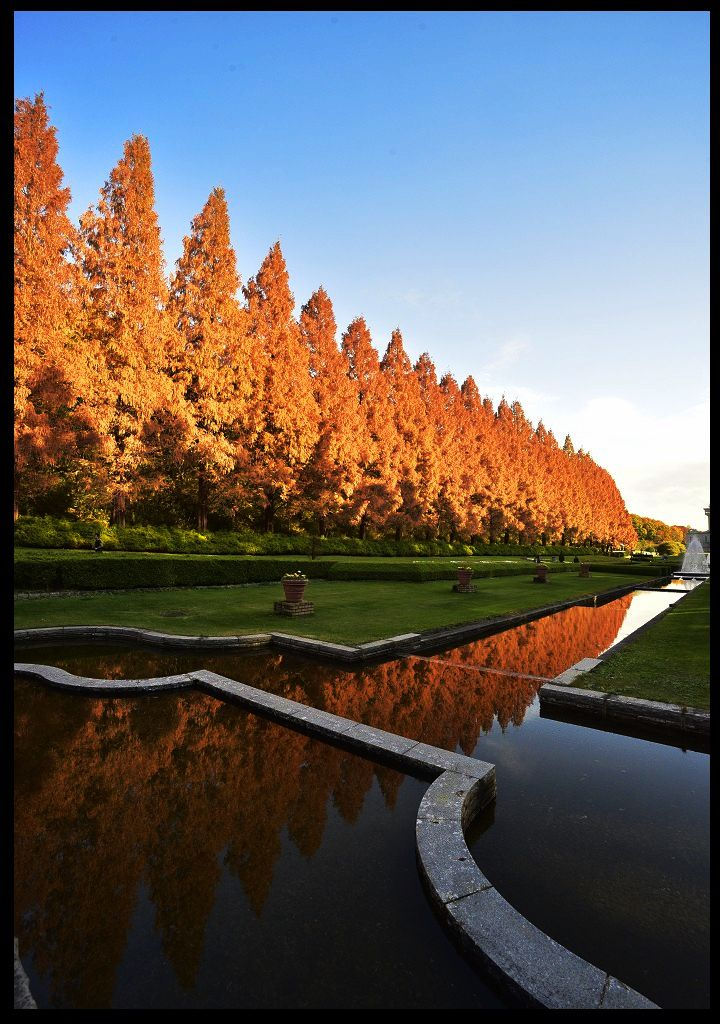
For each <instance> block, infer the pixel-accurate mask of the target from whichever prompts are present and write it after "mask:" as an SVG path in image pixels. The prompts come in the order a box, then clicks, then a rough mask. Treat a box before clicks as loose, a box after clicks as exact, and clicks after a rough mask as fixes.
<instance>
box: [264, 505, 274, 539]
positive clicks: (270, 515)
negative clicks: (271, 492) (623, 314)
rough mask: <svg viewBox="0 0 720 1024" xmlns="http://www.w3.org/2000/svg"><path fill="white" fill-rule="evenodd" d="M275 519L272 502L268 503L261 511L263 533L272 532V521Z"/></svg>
mask: <svg viewBox="0 0 720 1024" xmlns="http://www.w3.org/2000/svg"><path fill="white" fill-rule="evenodd" d="M274 518H275V509H274V508H273V503H272V501H268V502H267V504H266V505H265V508H264V509H263V531H264V532H265V533H272V532H273V520H274Z"/></svg>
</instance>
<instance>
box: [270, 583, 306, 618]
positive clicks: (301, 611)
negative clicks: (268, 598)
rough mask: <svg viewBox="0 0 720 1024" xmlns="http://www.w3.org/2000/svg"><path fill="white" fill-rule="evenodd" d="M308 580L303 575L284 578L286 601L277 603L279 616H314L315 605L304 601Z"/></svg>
mask: <svg viewBox="0 0 720 1024" xmlns="http://www.w3.org/2000/svg"><path fill="white" fill-rule="evenodd" d="M307 583H308V581H307V578H306V577H305V576H302V575H298V576H283V579H282V585H283V591H284V592H285V600H284V601H276V602H275V605H274V609H275V612H276V614H277V615H292V616H295V615H312V614H313V612H314V611H315V605H314V604H313V603H312V601H303V594H304V593H305V587H306V586H307Z"/></svg>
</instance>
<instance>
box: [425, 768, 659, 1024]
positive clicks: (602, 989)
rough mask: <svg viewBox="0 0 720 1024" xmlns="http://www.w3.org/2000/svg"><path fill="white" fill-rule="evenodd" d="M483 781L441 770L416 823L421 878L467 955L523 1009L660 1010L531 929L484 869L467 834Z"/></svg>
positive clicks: (429, 789) (547, 937) (478, 802)
mask: <svg viewBox="0 0 720 1024" xmlns="http://www.w3.org/2000/svg"><path fill="white" fill-rule="evenodd" d="M482 797H483V793H482V789H481V787H480V785H479V780H477V779H474V778H472V777H470V776H466V775H463V774H461V773H460V772H456V771H446V772H444V773H443V774H442V775H441V776H440V777H439V778H438V779H436V781H435V782H433V783H432V784H431V785H430V786H429V787H428V790H427V792H426V793H425V796H424V797H423V799H422V801H421V802H420V807H419V809H418V816H417V821H416V826H415V837H416V853H417V860H418V866H419V869H420V875H421V877H422V880H423V882H424V884H425V887H426V889H427V891H428V893H429V896H430V900H431V902H432V904H433V907H434V909H435V912H436V914H437V915H438V916H439V917H440V919H441V921H442V923H443V924H444V925H445V927H446V928H447V929H448V931H449V932H450V934H451V935H452V937H453V939H454V941H455V942H456V943H457V945H458V946H459V947H460V949H461V950H462V951H463V953H464V954H465V955H466V956H467V957H468V959H470V960H472V961H474V962H475V963H477V964H479V965H480V966H481V967H482V968H483V969H484V970H485V971H486V972H487V974H488V975H490V976H491V977H492V978H493V979H494V980H495V982H496V983H497V984H499V985H500V986H501V987H502V988H503V989H505V991H506V992H508V993H509V994H510V995H511V996H512V997H513V998H514V999H515V1000H516V1001H518V1002H520V1003H521V1004H523V1005H524V1006H525V1007H529V1008H538V1009H553V1010H567V1009H581V1010H656V1009H659V1007H658V1006H657V1005H656V1004H655V1003H653V1002H651V1000H649V999H647V998H646V997H645V996H643V995H641V993H639V992H637V991H635V990H634V989H632V988H630V987H629V986H627V985H625V984H624V983H623V982H621V981H619V980H618V979H617V978H615V977H613V976H612V975H610V974H608V973H607V972H606V971H603V970H601V969H600V968H598V967H595V966H593V964H590V963H589V962H588V961H587V960H583V959H582V958H581V957H579V956H577V955H576V954H575V953H573V952H571V951H570V950H569V949H567V948H566V947H565V946H562V945H561V944H560V943H559V942H556V941H555V940H554V939H551V938H550V936H549V935H547V934H546V933H545V932H543V931H541V930H540V929H539V928H537V927H536V926H535V925H534V924H532V923H531V922H530V921H528V919H527V918H526V917H523V915H522V914H521V913H520V912H519V911H518V910H516V909H515V907H513V906H512V905H511V904H510V903H508V901H507V900H506V899H505V898H504V897H503V896H502V894H501V893H499V892H498V890H497V889H496V888H495V886H494V885H493V884H492V882H490V881H489V880H488V879H487V878H486V877H485V875H484V874H483V873H482V871H481V870H480V868H479V866H478V864H477V862H476V861H475V859H474V857H473V856H472V854H471V853H470V850H469V849H468V846H467V844H466V842H465V835H464V833H465V830H466V829H467V827H468V826H469V824H470V822H471V821H472V820H473V818H474V817H475V816H476V815H477V814H478V812H479V811H480V810H481V809H482V807H483V806H484V805H483V803H482Z"/></svg>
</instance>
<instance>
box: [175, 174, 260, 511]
mask: <svg viewBox="0 0 720 1024" xmlns="http://www.w3.org/2000/svg"><path fill="white" fill-rule="evenodd" d="M239 288H240V278H239V276H238V273H237V268H236V261H235V252H234V250H233V248H232V246H231V244H230V219H229V215H228V209H227V203H226V201H225V193H224V192H223V190H222V189H221V188H215V189H213V191H212V192H211V193H210V196H209V197H208V200H207V202H206V203H205V205H204V207H203V209H202V211H201V212H200V213H199V214H198V215H197V216H196V217H195V218H194V219H193V221H192V225H191V231H190V234H189V235H186V237H185V239H184V240H183V254H182V256H181V257H180V259H179V260H178V261H177V270H176V272H175V275H174V277H173V279H172V282H171V285H170V298H169V302H168V313H169V315H170V317H171V320H172V324H173V327H174V328H175V334H174V336H173V337H172V341H171V350H170V356H169V366H170V372H171V375H172V377H173V379H174V380H175V381H176V382H177V383H178V384H179V385H180V388H181V390H182V395H183V398H184V400H185V402H186V403H187V407H188V409H189V410H190V411H191V419H190V424H189V430H188V433H187V435H186V437H185V448H184V460H183V461H184V469H185V470H186V471H189V472H190V473H191V474H192V475H193V476H194V477H195V479H196V485H197V525H198V529H200V530H204V529H206V528H207V523H208V507H209V501H210V497H211V488H213V486H214V485H216V484H217V482H218V481H219V480H222V479H223V478H224V477H227V476H228V474H230V473H231V472H232V471H233V470H234V469H235V468H236V467H237V466H238V465H240V466H242V465H244V463H245V461H246V460H245V458H244V454H245V453H244V446H243V439H244V426H245V413H246V410H247V405H248V402H249V400H250V396H251V394H252V392H253V373H252V366H251V362H250V357H249V343H248V336H247V312H246V310H245V309H243V308H242V307H241V306H240V304H239V302H238V300H237V292H238V289H239Z"/></svg>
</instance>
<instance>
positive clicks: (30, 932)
mask: <svg viewBox="0 0 720 1024" xmlns="http://www.w3.org/2000/svg"><path fill="white" fill-rule="evenodd" d="M16 723H17V724H16V736H15V759H16V760H15V779H16V791H15V828H16V842H15V915H16V917H15V928H16V934H17V935H18V937H19V942H20V949H21V950H26V951H28V950H31V951H32V957H33V964H34V969H35V971H37V972H39V973H41V974H43V975H45V976H46V977H47V978H49V979H50V984H51V987H52V990H53V995H52V1003H53V1005H58V1006H73V1007H91V1006H109V1005H111V1002H112V995H113V986H114V981H115V973H116V969H117V966H118V964H119V963H120V961H121V958H122V956H123V953H124V950H125V946H126V942H127V937H128V933H129V929H130V925H131V921H132V916H133V911H134V908H135V904H136V900H137V894H138V888H139V886H140V884H141V883H143V882H144V884H145V885H146V886H147V889H148V891H149V898H150V901H151V902H152V904H153V905H154V907H155V912H156V922H155V923H156V928H157V931H158V932H159V933H160V935H161V937H162V944H163V949H164V953H165V956H166V957H167V958H168V959H169V961H170V962H171V963H172V965H173V968H174V970H175V972H176V974H177V977H178V979H179V981H180V982H181V984H182V985H183V986H184V987H185V988H187V989H189V988H191V987H192V986H193V984H194V981H195V977H196V973H197V970H198V966H199V963H200V959H201V956H202V952H203V946H204V934H205V927H206V923H207V920H208V916H209V914H210V911H211V910H212V908H213V905H214V901H215V898H216V888H217V883H218V879H219V876H220V873H221V863H224V864H225V865H226V866H227V867H228V869H229V870H230V871H231V872H232V873H233V874H234V875H235V876H236V877H237V878H238V879H239V880H240V881H241V883H242V886H243V889H244V892H245V894H246V896H247V899H248V902H249V904H250V906H251V907H252V908H253V910H254V911H255V913H256V914H257V915H259V914H260V913H261V911H262V909H263V904H264V902H265V900H266V897H267V895H268V892H269V889H270V884H271V881H272V877H273V871H274V867H275V864H276V862H277V860H278V858H279V856H280V854H281V845H282V833H283V830H287V834H288V835H289V837H290V839H291V840H292V842H293V843H294V845H295V846H296V848H297V849H298V850H299V851H300V852H301V853H302V854H303V855H304V856H305V857H307V858H310V857H312V856H313V854H314V853H315V851H316V850H317V849H318V847H319V845H320V842H321V839H322V836H323V831H324V828H325V823H326V817H327V804H328V800H329V799H330V798H332V801H333V803H334V805H335V806H336V807H337V809H338V811H339V813H340V814H341V815H342V816H343V818H344V819H345V820H346V821H349V822H352V821H354V820H355V818H356V816H357V814H358V813H359V810H360V809H361V808H362V806H363V802H364V799H365V796H366V793H367V792H368V790H369V789H370V787H371V785H372V782H373V778H374V777H375V778H377V780H378V783H379V785H380V788H381V791H382V793H383V794H384V796H385V799H386V801H387V802H388V803H389V804H390V805H392V804H393V802H394V800H395V797H396V795H397V791H398V788H399V786H400V784H401V782H402V779H403V776H402V775H400V774H398V773H396V772H394V771H392V770H390V769H388V768H385V767H382V766H379V765H373V764H372V763H370V762H369V761H363V760H362V759H360V758H357V757H353V756H352V755H348V754H347V753H345V752H343V751H341V750H338V749H336V748H334V747H331V746H328V745H325V744H322V743H319V742H317V741H316V740H311V739H310V738H309V737H307V736H303V735H302V734H300V733H297V732H292V731H291V730H287V729H283V728H282V727H280V726H277V725H274V724H273V723H270V722H267V721H264V720H263V719H260V718H256V717H255V716H252V715H246V714H244V713H242V712H241V711H239V710H238V709H237V708H234V707H231V706H229V705H227V704H224V703H223V702H221V701H217V700H215V699H213V698H211V697H209V696H207V695H204V694H199V693H182V694H167V695H163V696H161V697H156V698H144V699H143V698H138V699H137V700H129V699H118V698H114V699H113V698H110V699H103V698H85V697H77V696H71V695H68V694H63V693H54V694H52V699H51V700H48V693H47V691H46V690H45V688H43V687H41V686H36V685H34V684H28V683H21V684H19V685H18V686H17V687H16ZM61 723H62V724H61ZM221 855H222V856H221Z"/></svg>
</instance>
